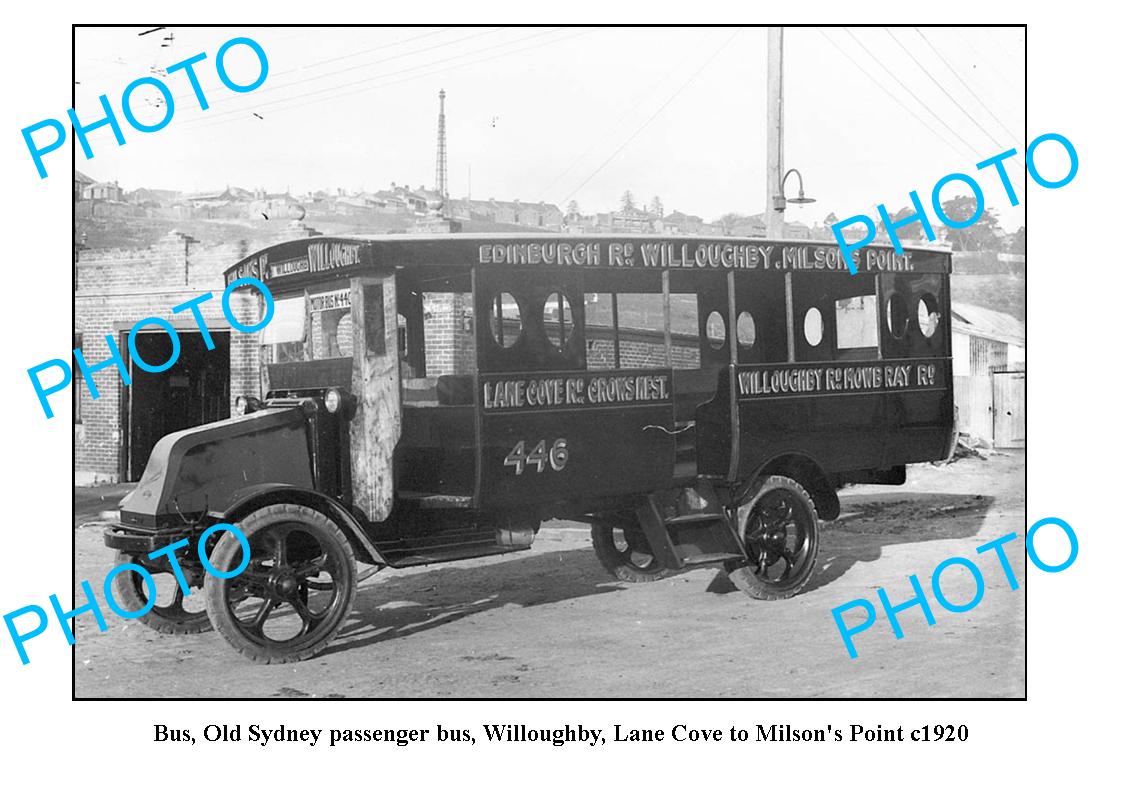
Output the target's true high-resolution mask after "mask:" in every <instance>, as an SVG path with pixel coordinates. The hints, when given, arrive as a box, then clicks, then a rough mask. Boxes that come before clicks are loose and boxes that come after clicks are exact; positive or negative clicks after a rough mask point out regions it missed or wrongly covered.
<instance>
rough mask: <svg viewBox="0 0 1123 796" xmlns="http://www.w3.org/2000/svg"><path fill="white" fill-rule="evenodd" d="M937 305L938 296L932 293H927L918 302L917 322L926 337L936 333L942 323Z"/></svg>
mask: <svg viewBox="0 0 1123 796" xmlns="http://www.w3.org/2000/svg"><path fill="white" fill-rule="evenodd" d="M936 306H937V305H936V297H935V296H933V295H932V294H931V293H925V294H924V295H923V296H921V297H920V301H919V302H917V304H916V322H917V324H918V325H919V326H920V333H921V334H923V335H924V336H925V337H931V336H932V335H934V334H935V333H936V327H937V326H939V325H940V313H939V311H938V310H937V309H936Z"/></svg>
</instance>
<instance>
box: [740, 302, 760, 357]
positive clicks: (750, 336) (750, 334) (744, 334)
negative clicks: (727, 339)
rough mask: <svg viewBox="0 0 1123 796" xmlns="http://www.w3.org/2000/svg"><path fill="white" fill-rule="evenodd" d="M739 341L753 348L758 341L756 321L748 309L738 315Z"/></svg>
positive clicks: (746, 346)
mask: <svg viewBox="0 0 1123 796" xmlns="http://www.w3.org/2000/svg"><path fill="white" fill-rule="evenodd" d="M737 342H738V343H740V344H741V345H742V346H744V347H745V348H752V347H753V343H755V342H756V321H754V320H753V315H752V313H751V312H749V311H748V310H744V311H743V312H741V314H740V315H738V316H737Z"/></svg>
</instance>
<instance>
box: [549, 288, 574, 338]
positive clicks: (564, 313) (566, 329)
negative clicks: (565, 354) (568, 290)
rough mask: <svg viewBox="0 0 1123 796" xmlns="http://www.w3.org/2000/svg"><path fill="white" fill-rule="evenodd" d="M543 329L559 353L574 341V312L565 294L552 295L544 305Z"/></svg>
mask: <svg viewBox="0 0 1123 796" xmlns="http://www.w3.org/2000/svg"><path fill="white" fill-rule="evenodd" d="M542 327H543V328H544V329H545V330H546V337H547V338H548V339H549V341H550V342H551V343H552V344H553V346H554V348H556V349H557V350H558V351H559V352H560V351H563V350H565V347H566V344H567V343H568V342H569V341H570V340H572V339H573V310H572V309H570V306H569V298H568V297H567V296H566V295H565V293H561V292H557V293H551V294H550V295H549V296H547V297H546V303H545V304H543V305H542Z"/></svg>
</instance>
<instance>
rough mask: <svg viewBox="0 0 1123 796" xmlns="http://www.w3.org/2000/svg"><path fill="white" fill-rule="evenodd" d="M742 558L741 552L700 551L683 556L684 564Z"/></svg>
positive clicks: (709, 562)
mask: <svg viewBox="0 0 1123 796" xmlns="http://www.w3.org/2000/svg"><path fill="white" fill-rule="evenodd" d="M738 558H741V554H740V553H698V554H697V555H692V556H683V557H682V564H683V566H690V565H691V564H712V563H715V562H717V561H735V560H736V559H738Z"/></svg>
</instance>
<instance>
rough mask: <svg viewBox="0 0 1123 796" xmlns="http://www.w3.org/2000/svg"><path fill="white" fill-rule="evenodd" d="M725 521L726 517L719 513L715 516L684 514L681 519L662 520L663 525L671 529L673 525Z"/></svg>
mask: <svg viewBox="0 0 1123 796" xmlns="http://www.w3.org/2000/svg"><path fill="white" fill-rule="evenodd" d="M725 519H726V516H725V515H724V514H722V513H720V512H718V513H715V514H684V515H682V516H681V517H669V518H664V519H663V524H664V525H666V526H668V527H673V526H675V525H691V524H694V523H705V524H707V525H708V524H709V523H711V522H724V521H725Z"/></svg>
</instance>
